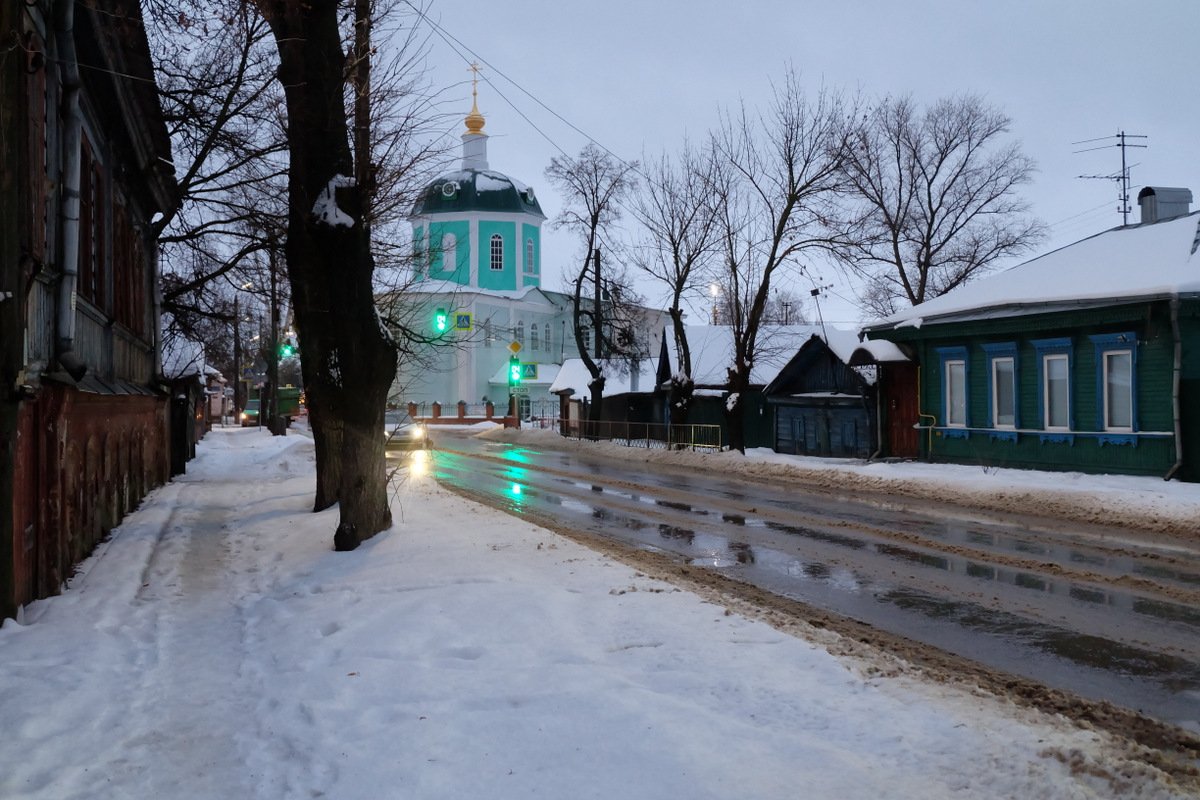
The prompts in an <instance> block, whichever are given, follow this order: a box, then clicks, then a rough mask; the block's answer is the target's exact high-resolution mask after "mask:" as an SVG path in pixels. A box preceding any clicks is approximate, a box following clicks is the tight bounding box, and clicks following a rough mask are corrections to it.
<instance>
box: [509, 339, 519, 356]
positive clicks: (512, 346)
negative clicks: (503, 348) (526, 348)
mask: <svg viewBox="0 0 1200 800" xmlns="http://www.w3.org/2000/svg"><path fill="white" fill-rule="evenodd" d="M508 349H509V351H511V352H512V353H514V354H516V353H519V352H521V343H520V342H513V343H512V344H510V345H509V346H508Z"/></svg>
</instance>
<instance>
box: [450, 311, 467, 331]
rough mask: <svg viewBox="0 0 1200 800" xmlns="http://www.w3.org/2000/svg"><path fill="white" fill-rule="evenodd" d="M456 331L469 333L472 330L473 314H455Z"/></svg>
mask: <svg viewBox="0 0 1200 800" xmlns="http://www.w3.org/2000/svg"><path fill="white" fill-rule="evenodd" d="M454 330H456V331H469V330H471V314H470V312H467V311H461V312H460V311H455V312H454Z"/></svg>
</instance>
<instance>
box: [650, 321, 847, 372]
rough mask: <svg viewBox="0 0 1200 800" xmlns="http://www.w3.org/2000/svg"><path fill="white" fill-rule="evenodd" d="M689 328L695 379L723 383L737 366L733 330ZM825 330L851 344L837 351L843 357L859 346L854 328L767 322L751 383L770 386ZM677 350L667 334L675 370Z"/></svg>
mask: <svg viewBox="0 0 1200 800" xmlns="http://www.w3.org/2000/svg"><path fill="white" fill-rule="evenodd" d="M686 330H687V337H688V347H689V349H690V350H691V353H692V381H693V382H694V383H695V384H696V385H698V386H706V385H707V386H714V385H716V386H723V385H724V384H725V383H727V382H728V380H729V368H730V367H731V366H732V365H733V329H732V328H730V327H729V326H727V325H689V326H687V329H686ZM824 331H828V333H829V337H830V339H833V340H835V341H837V342H838V347H839V348H841V349H843V350H844V349H846V348H847V347H849V350H848V351H847V352H846V355H845V356H842V355H841V352H839V351H838V350H835V352H837V353H838V355H839V357H842V358H843V359H848V358H849V356H850V353H852V352H854V346H857V345H858V336H857V335H856V334H855V333H854V332H853V331H848V330H842V329H840V328H833V327H829V326H826V327H825V328H824V329H822V327H821V326H820V325H764V326H763V327H762V329H761V330H760V331H759V334H758V342H759V353H758V357H757V358H756V359H755V362H754V367H753V368H752V370H751V372H750V383H751V384H753V385H761V386H766V385H767V384H768V383H770V382H771V381H773V380H775V377H776V376H777V375H778V374H779V372H780V370H782V369H783V368H784V367H785V366H787V364H788V362H789V361H791V360H792V357H793V356H795V355H796V352H797V351H798V350H799V349H800V348H801V347H802V346H803V345H804V343H805V342H807V341H808V340H809V339H811V338H812V337H813V336H817V337H820V338H824ZM851 345H853V346H851ZM830 346H831V347H833V345H832V344H831V345H830ZM677 351H678V348H676V346H675V337H673V336H667V352H668V355H669V357H670V359H671V368H672V370H678V368H679V353H678V352H677Z"/></svg>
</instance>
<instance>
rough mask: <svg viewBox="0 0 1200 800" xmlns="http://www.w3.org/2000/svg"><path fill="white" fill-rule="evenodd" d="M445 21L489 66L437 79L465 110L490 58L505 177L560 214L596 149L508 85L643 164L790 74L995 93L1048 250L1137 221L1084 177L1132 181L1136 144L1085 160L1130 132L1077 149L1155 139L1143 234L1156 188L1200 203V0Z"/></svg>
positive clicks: (899, 2)
mask: <svg viewBox="0 0 1200 800" xmlns="http://www.w3.org/2000/svg"><path fill="white" fill-rule="evenodd" d="M430 17H431V18H432V19H433V20H434V21H436V22H438V23H439V24H440V25H441V26H442V27H443V28H444V30H445V31H446V32H447V33H448V34H450V35H452V36H453V37H455V38H457V39H458V40H459V41H460V42H461V43H462V44H463V45H465V46H466V47H469V48H470V49H471V50H473V51H474V53H475V54H476V55H472V54H471V53H469V52H467V51H465V50H462V49H461V48H459V46H458V45H457V44H454V43H449V44H448V43H447V42H446V41H444V40H443V39H442V38H440V37H439V36H438V35H436V34H435V35H433V36H432V37H431V39H430V48H431V49H430V59H429V78H430V80H431V81H432V82H433V83H434V85H435V86H437V87H446V88H447V94H446V98H447V100H448V101H449V102H450V108H457V107H458V106H461V112H462V114H464V115H465V113H466V112H467V111H468V110H469V108H470V83H469V80H468V79H469V75H470V73H469V72H468V71H467V67H466V64H467V62H468V61H471V60H475V58H476V57H478V58H480V59H483V60H486V62H488V63H489V64H491V65H492V66H493V67H494V68H495V69H488V67H487V66H486V65H484V75H483V80H482V81H481V83H480V88H479V107H480V110H481V111H482V112H483V114H484V115H485V117H486V118H487V129H486V130H487V133H489V134H490V135H491V137H492V138H491V139H490V140H489V143H488V156H489V162H490V166H491V167H492V168H493V169H496V170H499V171H501V172H504V173H506V174H508V175H511V176H513V177H515V178H518V179H520V180H522V181H524V182H526V183H529V184H531V185H533V186H534V187H535V188H536V189H537V190H538V193H539V198H540V201H541V203H542V207H543V209H544V210H545V211H546V213H547V215H548V216H550V217H551V218H553V216H554V215H555V214H556V213H557V212H558V208H559V198H558V197H557V196H556V195H555V194H554V193H553V191H552V190H551V188H550V187H549V186H548V185H547V182H546V180H545V178H544V175H543V172H544V170H545V168H546V165H547V164H548V163H549V161H550V158H551V157H552V156H554V155H556V154H557V153H558V152H559V150H558V148H561V149H562V150H564V151H566V152H567V153H569V154H572V155H574V154H576V153H578V151H579V150H580V148H581V147H582V146H583V145H584V144H585V143H586V140H585V138H584V137H583V136H582V135H580V133H578V132H576V131H575V130H572V129H571V127H569V126H567V125H566V124H564V123H563V122H561V121H560V120H558V119H556V118H555V117H554V116H553V115H552V114H551V113H550V112H548V111H547V110H546V109H544V108H542V107H541V106H540V105H539V104H538V102H536V101H535V100H533V99H531V98H530V97H529V96H528V95H527V94H525V93H524V92H522V91H521V89H518V88H517V87H516V86H514V85H513V83H510V82H509V81H508V80H506V79H505V77H504V76H507V77H508V78H510V79H512V81H515V82H516V83H517V84H519V85H520V87H521V88H522V89H524V90H525V91H527V92H529V93H530V94H532V95H533V96H534V97H536V98H537V101H540V102H541V103H543V104H545V106H547V107H549V108H550V109H552V110H553V111H554V112H556V113H557V114H558V115H561V116H562V117H563V118H565V119H566V120H568V121H569V122H570V123H572V124H573V125H574V126H575V127H577V128H579V129H580V130H581V131H583V132H584V133H586V134H587V135H588V136H590V137H591V138H593V139H595V140H596V141H597V142H599V143H600V144H602V145H603V146H604V147H606V148H608V149H609V150H611V151H613V152H614V153H616V154H617V155H619V156H621V157H623V158H627V159H632V158H640V157H641V156H642V154H643V153H647V154H654V153H657V152H659V151H662V150H664V149H665V150H668V151H674V150H676V149H677V148H678V146H679V144H680V143H681V142H682V140H683V138H684V137H685V136H690V137H691V138H692V139H693V140H696V141H699V140H701V139H702V138H703V137H704V136H705V134H706V132H707V131H708V130H709V129H711V128H712V127H713V126H714V125H715V124H716V121H717V115H718V110H719V109H720V108H721V107H723V106H730V105H733V104H736V103H738V102H739V101H740V100H745V101H746V102H747V104H749V105H751V106H760V107H761V106H765V105H766V104H767V102H768V101H769V98H770V92H771V81H772V79H776V78H778V77H779V76H780V75H782V74H783V72H784V70H785V68H786V65H788V64H789V63H790V64H792V65H794V67H795V68H796V70H797V71H798V72H799V73H800V75H801V76H802V81H803V83H804V85H805V86H806V87H807V88H808V89H809V90H810V91H815V90H817V89H818V88H819V87H820V86H821V85H822V83H824V84H825V85H827V86H829V87H831V88H838V89H844V90H847V91H848V92H852V93H853V92H858V91H861V92H862V93H863V94H864V96H866V97H867V98H871V97H875V96H878V95H882V94H888V93H891V94H911V95H913V97H914V98H915V99H916V100H917V101H918V102H921V103H928V102H932V101H934V100H936V99H937V98H939V97H943V96H946V95H951V94H957V93H965V92H972V93H977V94H980V95H982V96H984V97H985V98H986V99H987V100H988V101H989V102H990V103H992V104H993V105H995V106H998V107H999V108H1001V109H1002V110H1003V111H1005V112H1006V113H1007V114H1008V115H1009V116H1010V117H1012V120H1013V124H1012V136H1013V137H1014V138H1015V139H1017V140H1019V141H1020V142H1021V143H1022V146H1023V148H1024V150H1025V152H1026V153H1027V154H1028V155H1030V156H1031V157H1033V158H1034V159H1035V160H1036V161H1037V163H1038V167H1039V172H1038V174H1037V176H1036V178H1035V180H1034V182H1033V183H1032V184H1030V185H1028V186H1026V187H1025V189H1024V196H1025V197H1026V198H1027V199H1029V200H1030V201H1031V202H1032V204H1033V210H1034V213H1035V214H1037V215H1038V216H1039V217H1040V218H1041V219H1042V220H1043V221H1044V222H1046V223H1047V224H1049V225H1050V226H1051V236H1050V239H1049V240H1048V241H1047V242H1045V244H1044V245H1043V247H1041V248H1039V250H1038V252H1044V251H1045V250H1048V249H1052V248H1055V247H1060V246H1063V245H1065V244H1069V243H1071V242H1073V241H1076V240H1078V239H1081V238H1083V237H1085V236H1089V235H1091V234H1093V233H1097V232H1099V231H1101V230H1104V229H1107V228H1110V227H1113V226H1115V225H1118V224H1120V222H1121V218H1120V216H1119V214H1117V213H1116V209H1117V207H1118V200H1117V196H1118V184H1116V183H1115V182H1112V181H1105V180H1080V179H1078V178H1077V177H1076V176H1078V175H1109V174H1114V173H1118V172H1119V171H1120V164H1121V162H1120V151H1119V150H1118V149H1117V148H1116V147H1111V148H1106V149H1102V150H1096V151H1093V152H1088V153H1080V154H1076V153H1074V151H1076V150H1081V149H1084V148H1085V147H1097V146H1102V145H1105V144H1108V143H1110V142H1112V143H1115V141H1116V139H1115V137H1114V138H1111V139H1108V140H1106V141H1100V142H1094V143H1092V144H1090V145H1073V144H1072V143H1073V142H1077V141H1080V140H1086V139H1095V138H1097V137H1105V136H1109V137H1112V136H1113V135H1114V134H1116V133H1117V132H1118V131H1120V130H1124V131H1126V132H1127V133H1129V134H1144V135H1146V136H1148V137H1149V138H1148V139H1144V140H1130V141H1136V142H1138V143H1142V144H1147V145H1149V146H1148V148H1146V149H1131V150H1129V151H1128V158H1129V162H1130V164H1132V165H1134V166H1133V167H1132V171H1131V179H1132V181H1131V182H1132V187H1133V188H1132V189H1131V192H1130V195H1131V197H1130V202H1131V204H1132V205H1133V208H1134V211H1133V214H1132V215H1131V221H1137V219H1138V216H1137V209H1136V195H1137V191H1138V189H1139V188H1140V187H1141V186H1143V185H1154V186H1184V187H1187V188H1190V189H1191V190H1192V191H1193V194H1194V195H1196V197H1197V199H1200V147H1198V145H1200V90H1198V89H1197V86H1196V77H1197V75H1198V74H1200V72H1198V71H1197V63H1196V62H1197V56H1198V55H1200V0H1140V2H1128V0H1125V2H1116V0H1040V2H1039V1H1035V0H1016V1H1014V0H991V2H975V1H974V0H863V1H861V2H854V1H853V0H844V1H843V2H841V3H831V2H801V1H800V0H797V1H796V2H785V1H784V0H743V2H740V3H730V2H710V1H709V0H653V1H652V2H646V1H645V0H603V1H602V2H592V3H582V2H573V1H572V0H507V2H483V1H482V0H433V4H432V7H431V10H430ZM456 50H457V51H458V52H456ZM498 72H501V73H503V75H501V74H498ZM501 94H503V97H502V96H501ZM505 97H506V98H507V100H506V99H505ZM459 98H461V99H459ZM510 103H511V104H510ZM513 106H516V108H515V109H514V107H513ZM522 114H524V115H525V116H526V117H528V118H529V120H530V121H526V120H525V119H523V118H522V116H521V115H522ZM531 123H532V124H531ZM539 129H540V131H542V132H543V133H544V134H545V136H543V135H542V133H539ZM460 132H461V126H460V125H456V126H455V127H454V128H453V131H452V133H453V134H454V135H455V136H457V135H458V134H459V133H460ZM547 137H548V138H547ZM1192 207H1193V210H1194V209H1195V208H1197V207H1198V206H1197V203H1196V202H1193V206H1192ZM543 237H544V242H545V244H544V247H543V253H544V256H543V272H544V275H545V276H544V279H543V285H545V286H546V287H547V288H560V287H561V285H562V283H561V280H562V279H561V277H560V276H561V275H562V274H564V273H565V272H566V271H567V269H566V266H567V263H568V262H569V261H573V256H574V254H575V248H576V245H575V242H574V241H573V240H571V239H570V237H569V236H568V235H567V234H565V233H562V232H556V231H554V230H553V229H552V228H551V226H550V225H549V224H547V225H546V226H545V227H544V228H543ZM820 271H821V272H822V273H823V275H824V277H825V279H826V281H827V282H832V283H835V284H836V285H835V287H834V289H833V294H834V295H838V294H840V295H842V296H844V297H846V298H852V297H853V289H852V287H851V286H850V285H849V284H848V283H846V281H845V280H844V279H843V278H842V277H841V276H839V275H838V274H837V273H836V272H835V271H834V270H832V269H829V268H823V269H821V270H820ZM810 288H811V285H809V284H807V282H804V281H801V282H799V283H797V284H795V286H794V287H793V290H794V291H796V292H797V293H798V294H803V295H804V296H806V297H807V294H808V290H809V289H810ZM644 289H647V290H648V289H649V287H644ZM655 291H656V290H655ZM649 293H650V292H649V291H648V294H649ZM649 299H650V300H651V301H657V300H660V298H657V297H653V296H651V297H649ZM806 311H807V312H808V313H809V314H810V315H811V313H812V309H811V307H809V308H807V309H806ZM824 311H825V319H826V321H829V320H831V319H833V320H839V321H845V322H857V321H858V317H859V313H858V312H857V310H856V309H855V308H854V307H852V306H851V305H850V304H849V303H846V302H842V301H840V300H838V299H837V297H836V296H831V297H829V299H828V301H827V305H826V306H825V307H824Z"/></svg>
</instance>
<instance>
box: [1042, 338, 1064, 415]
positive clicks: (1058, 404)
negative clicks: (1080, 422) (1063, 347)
mask: <svg viewBox="0 0 1200 800" xmlns="http://www.w3.org/2000/svg"><path fill="white" fill-rule="evenodd" d="M1070 363H1071V362H1070V358H1069V357H1068V356H1067V355H1066V354H1057V353H1056V354H1053V355H1046V356H1042V376H1043V378H1042V380H1043V391H1042V420H1043V427H1045V428H1046V430H1056V431H1065V430H1070V428H1071V377H1070Z"/></svg>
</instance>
